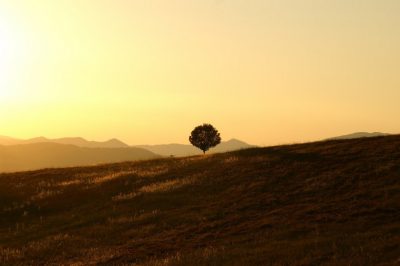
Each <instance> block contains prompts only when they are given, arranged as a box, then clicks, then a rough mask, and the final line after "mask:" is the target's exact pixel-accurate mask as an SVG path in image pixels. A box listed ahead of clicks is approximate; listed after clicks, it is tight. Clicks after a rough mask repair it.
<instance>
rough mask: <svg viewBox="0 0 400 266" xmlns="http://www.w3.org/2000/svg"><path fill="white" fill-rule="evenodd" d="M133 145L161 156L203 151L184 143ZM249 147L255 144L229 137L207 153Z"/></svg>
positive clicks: (196, 153)
mask: <svg viewBox="0 0 400 266" xmlns="http://www.w3.org/2000/svg"><path fill="white" fill-rule="evenodd" d="M135 147H138V148H143V149H146V150H149V151H151V152H154V153H156V154H159V155H162V156H171V155H173V156H190V155H198V154H202V153H203V152H202V151H201V150H199V149H198V148H196V147H194V146H192V145H186V144H162V145H138V146H135ZM251 147H255V146H253V145H249V144H247V143H245V142H243V141H240V140H237V139H231V140H229V141H223V142H221V144H219V145H218V146H217V147H215V148H212V149H210V150H209V151H208V153H218V152H227V151H234V150H240V149H246V148H251Z"/></svg>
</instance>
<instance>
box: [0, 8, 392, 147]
mask: <svg viewBox="0 0 400 266" xmlns="http://www.w3.org/2000/svg"><path fill="white" fill-rule="evenodd" d="M399 14H400V1H398V0H335V1H333V0H332V1H326V0H252V1H249V0H225V1H224V0H141V1H139V0H130V1H129V0H107V1H106V0H79V1H78V0H76V1H74V0H57V1H54V0H25V1H23V0H12V1H0V135H8V136H13V137H20V138H30V137H36V136H46V137H51V138H56V137H65V136H81V137H85V138H87V139H91V140H106V139H109V138H113V137H116V138H119V139H121V140H123V141H125V142H127V143H129V144H157V143H172V142H177V143H187V142H188V140H187V139H188V136H189V134H190V131H191V130H192V129H193V128H194V127H195V126H197V125H198V124H201V123H203V122H208V123H212V124H213V125H214V126H215V127H216V128H217V129H218V130H219V131H220V132H221V136H222V138H223V139H224V140H227V139H230V138H232V137H235V138H239V139H242V140H245V141H247V142H250V143H252V144H258V145H271V144H280V143H292V142H303V141H309V140H317V139H321V138H326V137H331V136H335V135H341V134H346V133H352V132H355V131H381V132H388V133H399V132H400V123H399V115H400V104H399V99H400V74H399V73H398V72H399V69H400V49H399V47H400V15H399Z"/></svg>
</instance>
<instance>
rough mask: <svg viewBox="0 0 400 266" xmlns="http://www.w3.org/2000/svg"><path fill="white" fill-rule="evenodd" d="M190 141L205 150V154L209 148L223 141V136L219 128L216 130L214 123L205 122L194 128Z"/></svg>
mask: <svg viewBox="0 0 400 266" xmlns="http://www.w3.org/2000/svg"><path fill="white" fill-rule="evenodd" d="M189 141H190V143H192V145H193V146H195V147H197V148H199V149H200V150H202V151H203V154H205V153H206V151H208V149H210V148H212V147H215V146H217V145H218V144H220V143H221V137H220V135H219V133H218V130H216V129H215V128H214V127H213V126H212V125H210V124H203V125H201V126H197V127H196V128H195V129H193V131H192V133H191V134H190V137H189Z"/></svg>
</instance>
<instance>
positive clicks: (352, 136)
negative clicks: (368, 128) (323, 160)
mask: <svg viewBox="0 0 400 266" xmlns="http://www.w3.org/2000/svg"><path fill="white" fill-rule="evenodd" d="M389 135H390V134H387V133H381V132H373V133H369V132H356V133H352V134H348V135H343V136H338V137H333V138H329V139H328V140H336V139H359V138H372V137H383V136H389Z"/></svg>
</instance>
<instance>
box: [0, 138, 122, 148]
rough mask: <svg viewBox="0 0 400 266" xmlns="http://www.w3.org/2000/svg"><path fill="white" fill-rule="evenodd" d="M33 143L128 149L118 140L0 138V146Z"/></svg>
mask: <svg viewBox="0 0 400 266" xmlns="http://www.w3.org/2000/svg"><path fill="white" fill-rule="evenodd" d="M34 143H58V144H66V145H75V146H78V147H83V148H128V147H129V145H128V144H126V143H123V142H122V141H120V140H118V139H110V140H107V141H104V142H99V141H88V140H86V139H84V138H79V137H78V138H59V139H48V138H45V137H38V138H33V139H27V140H23V139H15V138H11V137H6V136H0V145H22V144H34Z"/></svg>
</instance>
